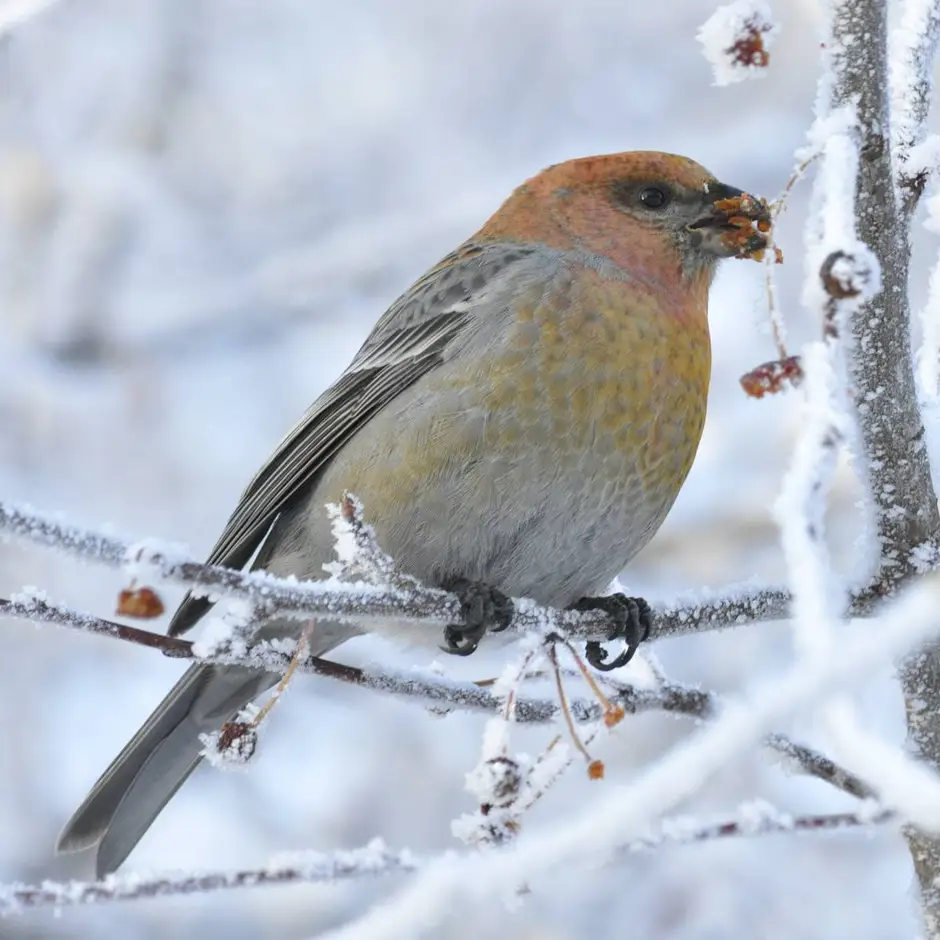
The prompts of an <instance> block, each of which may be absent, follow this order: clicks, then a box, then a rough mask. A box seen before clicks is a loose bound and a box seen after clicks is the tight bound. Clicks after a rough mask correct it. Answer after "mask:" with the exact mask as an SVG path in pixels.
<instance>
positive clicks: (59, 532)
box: [0, 501, 879, 641]
mask: <svg viewBox="0 0 940 940" xmlns="http://www.w3.org/2000/svg"><path fill="white" fill-rule="evenodd" d="M0 534H5V535H7V536H10V537H13V538H16V539H19V540H21V541H25V542H30V543H32V544H35V545H40V546H42V547H45V548H52V549H55V550H57V551H60V552H63V553H65V554H68V555H71V556H72V557H74V558H78V559H80V560H82V561H88V562H92V563H96V564H101V565H104V566H106V567H109V568H118V569H124V570H126V571H128V572H129V573H131V574H132V575H135V576H137V577H139V578H144V577H151V578H153V579H154V580H155V581H162V582H165V583H168V584H178V585H183V586H185V587H189V588H192V589H193V590H194V592H195V593H201V594H210V593H211V594H214V595H215V594H218V595H224V596H226V597H230V598H236V599H241V600H247V601H249V602H250V603H252V604H253V605H255V607H256V608H257V609H258V610H259V611H260V613H261V615H262V616H263V617H264V618H265V619H268V618H271V617H274V616H289V617H295V618H297V619H305V618H309V617H330V618H332V619H336V620H346V621H352V622H355V623H367V624H368V625H369V629H370V630H371V631H374V632H376V633H382V632H383V628H384V627H385V626H387V625H388V624H389V623H390V622H391V623H399V624H400V623H402V622H404V621H408V622H411V623H417V624H424V625H427V626H428V627H441V626H445V625H447V624H450V623H460V622H461V614H460V602H459V601H458V599H457V598H456V596H454V595H453V594H449V593H447V592H446V591H438V590H435V589H433V588H425V587H416V588H409V589H408V590H403V589H392V588H387V587H381V586H370V585H365V584H352V585H351V584H348V583H344V582H340V581H336V580H335V579H330V580H323V581H300V582H298V581H296V580H291V579H286V578H276V577H274V576H272V575H269V574H267V573H266V572H263V571H252V572H247V571H236V570H234V569H231V568H223V567H221V566H219V565H207V564H204V563H203V562H200V561H196V560H194V559H193V558H191V557H189V556H188V555H187V554H186V553H185V552H184V551H182V550H181V549H180V548H179V547H177V546H173V545H169V544H165V543H164V544H158V543H156V542H153V541H149V542H146V541H145V542H137V543H132V542H129V541H126V540H123V539H120V538H118V537H116V536H111V535H105V534H102V533H100V532H95V531H93V530H91V529H84V528H81V527H79V526H75V525H70V524H67V523H63V522H60V521H58V520H56V519H54V518H52V517H51V516H49V515H46V514H42V513H39V512H36V511H34V510H32V509H29V508H23V507H18V506H14V505H11V504H9V503H4V502H2V501H0ZM878 600H879V596H878V593H877V592H872V591H863V592H860V593H858V594H857V595H855V596H854V598H853V600H852V606H851V612H852V614H853V615H855V616H868V615H870V614H871V613H872V612H873V609H874V607H875V606H876V604H877V602H878ZM514 603H515V606H516V613H515V616H514V617H513V621H512V624H511V626H510V629H511V630H512V631H514V632H516V633H525V632H528V631H530V630H540V631H546V632H547V631H549V630H554V631H557V632H558V633H562V634H564V635H565V636H567V637H569V638H572V639H583V640H601V641H603V640H604V639H605V638H606V637H607V634H608V631H609V629H610V628H611V626H613V623H612V621H611V620H610V619H609V618H608V617H607V615H606V614H604V613H602V612H600V611H585V612H575V611H569V610H554V609H552V608H545V607H539V606H538V605H537V604H535V603H533V602H532V601H530V600H527V599H525V598H521V599H520V598H516V599H514ZM789 604H790V594H789V593H788V592H787V591H785V590H782V589H780V588H774V587H756V586H754V585H750V584H745V585H732V586H729V587H728V588H726V589H724V590H723V591H721V592H710V593H707V592H702V591H699V592H697V593H696V594H695V595H694V596H693V597H690V598H689V599H688V600H687V601H686V600H683V599H682V598H681V597H680V598H678V599H676V600H674V601H673V602H671V603H668V604H665V605H661V606H659V607H658V608H655V609H654V610H653V616H652V627H651V630H650V636H649V639H650V640H659V639H665V638H667V637H678V636H687V635H688V634H692V633H702V632H708V631H712V630H723V629H727V628H729V627H736V626H740V625H741V624H744V623H757V622H766V621H772V620H783V619H786V617H787V616H788V610H789ZM122 629H132V628H122ZM103 632H113V629H112V630H104V631H103Z"/></svg>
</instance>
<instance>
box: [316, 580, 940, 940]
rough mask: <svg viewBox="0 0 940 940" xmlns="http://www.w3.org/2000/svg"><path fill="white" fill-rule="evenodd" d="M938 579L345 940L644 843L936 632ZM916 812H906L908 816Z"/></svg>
mask: <svg viewBox="0 0 940 940" xmlns="http://www.w3.org/2000/svg"><path fill="white" fill-rule="evenodd" d="M938 592H940V577H938V576H936V575H927V576H925V577H923V578H920V579H918V581H917V583H915V584H914V585H912V586H911V587H910V588H908V589H907V590H906V591H905V593H904V595H903V597H902V598H900V599H899V600H898V601H897V602H896V603H894V604H892V605H891V607H890V609H888V610H886V611H885V612H884V613H883V615H882V616H879V617H878V618H877V619H876V620H875V621H874V622H872V623H867V624H863V623H859V624H858V625H857V628H856V630H855V631H853V639H852V642H851V644H846V646H845V648H844V649H841V650H840V652H839V655H838V656H830V657H825V658H822V657H811V658H809V657H806V656H803V657H801V658H800V659H799V660H798V661H797V662H795V663H794V664H793V665H792V666H791V667H790V668H789V669H787V670H786V671H785V672H784V673H783V674H782V675H781V676H779V677H777V678H775V679H773V680H771V681H769V682H767V683H765V684H764V685H763V686H761V687H759V688H758V689H756V690H755V691H754V693H753V694H752V695H751V696H750V697H749V698H748V699H747V700H746V701H742V702H740V703H739V704H738V705H736V706H735V707H734V708H726V709H725V711H724V712H723V713H722V715H721V717H720V718H719V719H718V720H717V721H716V722H714V723H711V724H708V725H706V726H704V727H703V728H701V729H700V730H699V732H698V733H697V734H696V735H695V736H694V737H693V738H692V739H690V740H689V741H687V742H685V743H684V744H682V745H681V746H679V747H676V748H674V749H673V750H672V751H670V752H669V753H668V754H667V755H665V756H664V757H663V758H662V759H661V760H659V761H658V762H657V763H656V764H654V765H652V766H651V767H649V768H647V769H646V770H644V771H643V772H641V773H640V774H639V775H638V776H637V777H636V778H635V780H634V781H633V782H631V783H630V784H629V785H626V786H606V787H604V789H603V790H602V791H597V796H596V797H595V798H594V799H591V800H589V801H586V802H585V803H584V804H583V805H582V806H581V807H579V809H578V810H577V811H576V812H575V813H573V814H572V815H571V816H570V818H568V819H566V820H565V821H564V823H562V824H560V825H558V826H556V827H553V828H552V829H550V830H545V831H542V832H531V833H527V834H526V836H525V838H523V839H518V840H516V841H515V842H514V843H513V845H512V847H511V849H509V850H503V851H500V852H487V853H484V854H479V855H475V856H474V855H468V856H459V857H456V858H452V859H449V860H448V864H447V865H446V866H434V867H433V869H432V868H430V867H429V868H428V870H427V871H425V872H422V873H419V874H418V875H417V876H416V878H415V879H413V880H412V882H411V884H410V885H409V886H408V887H406V888H405V889H404V890H403V891H402V892H401V893H400V894H399V895H397V896H396V897H395V898H394V899H392V900H391V901H389V902H388V903H385V904H383V905H381V906H379V907H378V908H376V909H374V910H372V911H369V912H368V913H366V914H364V915H363V916H362V917H361V918H359V919H358V920H356V921H355V922H354V923H352V924H350V925H349V926H348V927H346V928H344V929H342V930H340V931H337V932H336V933H334V934H333V936H335V937H343V938H345V940H353V938H357V940H358V938H362V940H365V938H368V940H391V938H410V937H412V936H413V935H414V927H415V924H418V923H420V924H423V925H426V927H428V928H430V927H432V926H433V925H435V924H438V923H440V920H441V918H442V917H443V916H444V914H445V913H446V912H447V911H449V910H451V909H452V907H453V905H454V904H455V903H457V901H458V899H460V898H463V899H467V898H468V897H470V896H471V895H472V896H473V897H477V898H478V897H489V896H491V893H497V894H498V893H499V892H501V891H504V890H506V887H507V886H514V885H518V884H520V883H526V884H530V883H532V881H533V879H535V878H537V877H539V876H540V875H542V874H544V873H546V872H550V871H557V870H558V868H559V866H565V865H567V864H571V863H579V864H596V863H597V861H598V859H604V858H606V857H608V855H609V853H611V852H614V851H616V849H617V847H618V846H621V845H623V844H624V843H626V842H629V841H632V840H634V839H636V838H640V837H641V836H642V835H643V833H644V831H645V830H646V828H647V827H648V825H649V821H650V820H651V819H654V818H656V817H658V816H660V815H663V814H665V813H668V812H669V811H670V810H671V809H672V807H674V806H675V805H677V804H678V803H679V802H680V801H682V800H684V799H686V798H687V797H688V796H689V795H691V794H692V793H695V792H697V791H698V790H699V788H700V787H701V786H702V785H703V784H704V783H705V782H706V781H707V780H708V779H710V778H711V777H712V776H713V775H714V774H716V773H718V772H719V771H720V770H721V769H722V768H724V767H726V766H727V764H728V762H729V760H731V759H733V758H735V757H736V756H737V755H739V754H741V753H743V752H745V751H747V750H748V749H749V748H751V747H752V746H753V745H754V744H756V743H757V742H758V741H759V740H760V739H761V738H762V737H763V736H764V735H765V734H766V733H768V732H769V730H770V728H769V725H771V724H773V723H776V722H778V721H780V720H781V719H783V718H785V717H786V716H788V715H792V714H794V713H796V712H798V711H803V710H805V709H808V708H811V707H812V706H814V705H815V704H816V703H818V702H820V701H823V700H825V699H827V698H829V697H830V696H831V695H832V694H834V693H838V692H840V691H841V690H842V689H845V688H847V687H849V686H851V685H853V684H855V683H857V682H859V681H860V680H861V679H862V678H863V676H864V675H865V674H867V673H870V672H871V671H872V670H875V669H877V668H880V667H881V666H882V665H883V663H884V662H885V661H888V660H890V659H891V658H892V657H893V656H896V655H899V654H901V653H903V652H905V651H907V650H909V649H911V648H912V647H913V646H916V645H919V644H921V643H923V642H925V641H926V640H928V639H929V638H931V637H935V636H936V635H937V631H938V629H940V607H938V598H940V593H938ZM896 809H897V810H898V812H899V813H900V814H901V816H902V817H906V818H910V820H911V822H912V823H914V824H916V825H920V826H922V827H924V828H931V829H932V828H940V810H938V807H936V806H934V807H932V808H925V807H923V806H920V805H916V804H912V805H911V806H910V807H908V806H904V807H897V808H896ZM909 810H910V811H911V812H912V813H913V815H911V816H908V811H909Z"/></svg>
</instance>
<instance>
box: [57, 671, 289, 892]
mask: <svg viewBox="0 0 940 940" xmlns="http://www.w3.org/2000/svg"><path fill="white" fill-rule="evenodd" d="M278 678H279V677H278V676H277V675H274V674H271V673H265V672H259V671H258V670H256V669H247V668H243V667H240V666H211V665H195V666H191V667H190V668H189V669H188V670H187V671H186V673H185V674H184V675H183V677H182V678H181V679H180V681H179V682H177V683H176V685H175V686H174V687H173V688H172V689H171V690H170V693H169V694H168V695H167V697H166V698H165V699H164V700H163V701H162V702H161V703H160V704H159V705H158V706H157V709H156V710H155V711H154V713H153V714H152V715H151V716H150V717H149V718H148V719H147V721H146V722H145V724H144V726H143V727H142V728H141V729H140V731H138V732H137V734H136V735H134V737H133V738H132V739H131V741H130V742H129V743H128V744H127V746H126V747H125V748H124V750H123V751H121V753H120V754H118V756H117V757H116V758H115V759H114V761H113V762H112V764H111V766H110V767H109V768H108V769H107V770H106V771H105V772H104V773H103V774H102V775H101V778H100V779H99V780H98V782H97V783H96V784H95V786H94V787H93V788H92V791H91V793H89V794H88V796H87V798H86V799H85V802H84V803H82V805H81V806H80V807H79V808H78V809H77V810H76V811H75V813H74V815H73V816H72V818H71V819H70V820H69V821H68V823H66V825H65V828H64V829H63V830H62V834H61V836H59V842H58V845H57V849H58V851H59V852H78V851H82V850H88V849H91V848H93V847H97V851H96V856H95V864H96V871H97V875H98V877H99V878H100V877H101V876H102V875H104V874H107V873H108V872H111V871H114V869H116V868H117V867H118V866H119V865H120V864H121V862H123V861H124V859H125V858H126V857H127V856H128V855H129V854H130V852H131V850H132V849H133V848H134V846H135V845H136V844H137V842H138V841H139V840H140V838H141V837H142V836H143V834H144V833H145V832H146V831H147V829H148V828H149V827H150V825H151V823H152V822H153V821H154V819H156V818H157V815H158V814H159V813H160V810H162V809H163V807H164V806H165V805H166V803H167V802H168V800H169V799H170V798H171V797H172V796H173V794H174V793H175V792H176V791H177V790H178V789H179V787H180V786H181V785H182V784H183V782H184V781H185V780H186V778H187V777H188V776H189V775H190V774H191V773H192V772H193V770H194V769H195V767H196V765H197V764H198V763H199V761H200V759H201V758H200V751H201V750H202V747H203V745H202V744H201V742H200V741H199V735H200V734H203V733H207V732H212V731H217V730H218V729H219V727H220V726H221V725H222V724H223V723H224V722H226V721H230V720H231V719H232V718H234V716H235V715H236V714H237V713H238V712H239V711H240V710H241V709H242V708H243V707H244V706H245V705H247V704H248V702H250V701H252V699H254V698H256V697H257V696H259V695H261V693H262V692H264V691H265V690H266V689H269V688H271V686H272V685H274V684H275V683H276V682H277V681H278Z"/></svg>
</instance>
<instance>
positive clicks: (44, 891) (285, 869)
mask: <svg viewBox="0 0 940 940" xmlns="http://www.w3.org/2000/svg"><path fill="white" fill-rule="evenodd" d="M896 819H897V815H896V814H895V813H893V812H892V811H891V810H886V809H882V808H880V807H878V806H877V805H874V804H873V805H872V806H871V807H870V808H866V809H863V810H859V811H857V812H854V813H829V814H819V815H808V816H790V815H788V814H786V813H781V812H779V811H778V810H775V809H774V808H773V807H770V806H767V805H765V804H754V805H751V806H745V807H741V808H740V809H739V811H738V813H737V814H736V815H735V816H734V817H732V818H729V819H722V820H719V821H715V822H702V821H701V820H696V819H690V818H683V817H677V818H674V819H667V820H664V821H663V822H662V823H661V824H660V825H659V826H658V827H657V828H656V830H655V831H654V832H652V833H650V834H649V835H647V836H642V837H640V838H637V839H634V840H632V841H631V842H628V843H626V844H624V845H622V846H618V847H617V850H616V854H617V855H618V856H623V855H628V854H634V853H637V852H650V851H654V850H657V849H664V848H669V847H670V846H677V845H692V844H696V843H701V842H712V841H714V840H716V839H727V838H753V837H755V836H764V835H770V834H774V833H795V832H841V831H852V830H858V829H870V828H872V827H873V826H877V825H884V824H887V823H891V822H894V821H895V820H896ZM426 866H427V862H423V861H420V860H418V859H417V858H415V857H414V856H413V855H412V854H411V853H410V852H408V851H407V850H405V851H401V852H391V851H389V850H388V849H386V848H385V847H384V845H382V843H381V842H378V841H377V842H374V843H372V844H370V845H368V846H366V847H364V848H362V849H353V850H347V851H341V852H335V853H330V854H327V853H320V852H300V853H296V854H293V855H289V856H286V857H284V858H275V859H272V860H271V862H269V863H268V864H267V865H264V866H262V867H260V868H254V869H241V870H235V871H217V872H202V873H192V874H190V873H187V874H181V875H175V874H156V875H152V876H146V875H135V874H131V875H109V876H108V877H107V878H104V879H102V880H101V881H91V882H84V881H68V882H55V881H44V882H42V883H41V884H36V885H27V884H16V883H14V884H10V885H0V917H3V916H10V915H14V914H22V913H25V912H26V911H28V910H31V909H35V908H46V909H49V910H53V911H59V910H61V909H62V908H65V907H78V906H87V905H89V904H107V903H112V902H115V901H131V900H141V899H147V898H159V897H171V896H179V895H187V894H205V893H210V892H214V891H227V890H231V889H232V888H254V887H264V886H268V885H289V884H328V883H336V882H339V881H348V880H351V879H355V878H366V877H368V878H374V877H377V876H379V875H411V874H414V873H416V872H418V871H420V870H421V869H422V868H425V867H426Z"/></svg>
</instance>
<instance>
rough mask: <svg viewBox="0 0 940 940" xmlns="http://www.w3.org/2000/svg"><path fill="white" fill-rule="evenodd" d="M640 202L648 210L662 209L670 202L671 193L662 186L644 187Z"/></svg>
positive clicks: (641, 191)
mask: <svg viewBox="0 0 940 940" xmlns="http://www.w3.org/2000/svg"><path fill="white" fill-rule="evenodd" d="M639 200H640V202H641V204H642V205H644V206H645V207H646V208H647V209H662V208H664V207H665V206H666V205H667V204H668V202H669V191H668V190H666V189H664V188H663V187H662V186H644V187H643V189H641V190H640V194H639Z"/></svg>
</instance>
